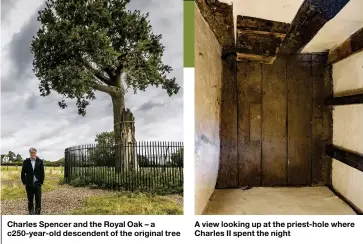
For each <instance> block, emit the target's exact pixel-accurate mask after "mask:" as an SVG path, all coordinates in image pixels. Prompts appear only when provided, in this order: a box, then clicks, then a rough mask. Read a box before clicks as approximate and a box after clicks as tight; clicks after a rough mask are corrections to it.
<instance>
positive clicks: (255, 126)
mask: <svg viewBox="0 0 363 244" xmlns="http://www.w3.org/2000/svg"><path fill="white" fill-rule="evenodd" d="M250 140H251V141H261V104H251V105H250Z"/></svg>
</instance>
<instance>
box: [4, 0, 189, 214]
mask: <svg viewBox="0 0 363 244" xmlns="http://www.w3.org/2000/svg"><path fill="white" fill-rule="evenodd" d="M161 4H163V5H162V8H160V6H161ZM182 4H183V2H182V1H178V0H173V1H167V2H165V1H162V0H158V1H146V2H145V1H143V0H133V1H130V0H96V1H91V0H82V1H65V0H47V1H44V0H34V1H25V0H16V1H2V3H1V7H2V26H1V28H2V33H3V37H2V46H1V53H2V59H3V60H4V61H3V62H2V68H1V69H2V73H1V75H2V77H1V79H2V82H1V100H2V101H1V102H2V103H1V111H2V112H1V117H2V121H1V122H2V126H1V140H2V148H1V171H2V174H1V183H2V187H1V188H2V192H1V203H2V214H7V215H19V214H28V209H27V206H28V204H29V201H30V200H29V199H30V198H29V194H28V197H27V194H26V189H25V188H27V187H29V186H28V185H26V184H24V182H22V180H21V177H20V176H21V173H22V172H25V171H26V168H27V167H28V165H29V167H28V168H30V160H29V161H28V160H27V159H28V158H30V157H31V156H30V155H29V153H30V152H31V151H32V150H29V149H30V148H33V147H34V148H35V149H36V157H37V160H39V162H40V163H39V165H42V166H44V169H43V167H40V166H39V167H40V168H39V169H38V168H37V166H36V167H35V168H34V166H33V172H34V177H35V176H36V175H37V174H36V172H37V171H38V170H44V172H45V173H44V175H45V180H44V184H40V183H39V185H40V187H41V192H42V197H41V198H42V199H41V214H52V215H54V214H56V215H57V214H81V215H83V214H85V215H88V214H97V215H99V214H111V215H124V214H137V215H143V214H145V215H146V214H162V215H165V214H182V213H183V165H184V163H183V151H184V150H183V100H182V99H183V83H182V71H183V47H182V45H183V38H182V35H183V28H182V27H183V25H182V21H183V7H182V6H183V5H182ZM33 151H34V150H33ZM34 160H35V159H34ZM36 162H37V163H36V164H38V161H36ZM35 178H36V177H35ZM22 183H23V184H22ZM37 183H38V181H36V180H34V182H33V183H32V184H33V185H36V184H37ZM25 185H26V186H25ZM27 189H28V188H27ZM27 193H28V190H27ZM35 198H36V195H35ZM36 204H37V203H36ZM29 211H30V210H29ZM29 213H30V212H29Z"/></svg>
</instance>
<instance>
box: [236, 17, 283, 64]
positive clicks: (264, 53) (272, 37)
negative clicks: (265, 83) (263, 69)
mask: <svg viewBox="0 0 363 244" xmlns="http://www.w3.org/2000/svg"><path fill="white" fill-rule="evenodd" d="M288 29H289V24H286V23H282V22H276V21H271V20H266V19H259V18H253V17H247V16H240V15H238V16H237V40H236V48H238V51H237V60H238V61H254V62H261V63H268V64H271V63H273V61H274V60H275V56H276V54H277V50H278V49H279V46H280V44H281V42H282V41H283V39H284V38H285V35H286V32H287V31H288Z"/></svg>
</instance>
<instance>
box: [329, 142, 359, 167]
mask: <svg viewBox="0 0 363 244" xmlns="http://www.w3.org/2000/svg"><path fill="white" fill-rule="evenodd" d="M325 152H326V154H327V155H328V156H330V157H332V158H335V159H336V160H339V161H340V162H342V163H345V164H346V165H349V166H350V167H353V168H355V169H357V170H359V171H361V172H363V154H360V153H356V152H352V151H349V150H347V149H345V148H341V147H338V146H334V145H328V146H327V147H326V151H325Z"/></svg>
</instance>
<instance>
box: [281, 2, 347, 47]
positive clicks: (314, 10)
mask: <svg viewBox="0 0 363 244" xmlns="http://www.w3.org/2000/svg"><path fill="white" fill-rule="evenodd" d="M348 2H349V0H336V1H331V0H305V1H304V2H303V3H302V5H301V6H300V8H299V10H298V12H297V14H296V16H295V18H294V19H293V21H292V23H291V26H290V30H289V32H288V33H287V35H286V37H285V39H284V41H283V42H282V45H281V47H280V51H279V53H282V54H294V53H299V52H300V51H301V50H302V49H303V48H304V47H305V46H306V45H307V44H308V43H309V42H310V41H311V40H312V39H313V38H314V36H315V35H316V34H317V33H318V32H319V30H320V29H321V28H322V27H323V26H324V25H325V24H326V23H327V22H328V21H329V20H331V19H332V18H334V17H335V15H336V14H338V13H339V12H340V10H341V9H342V8H343V7H344V6H345V5H346V4H347V3H348Z"/></svg>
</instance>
